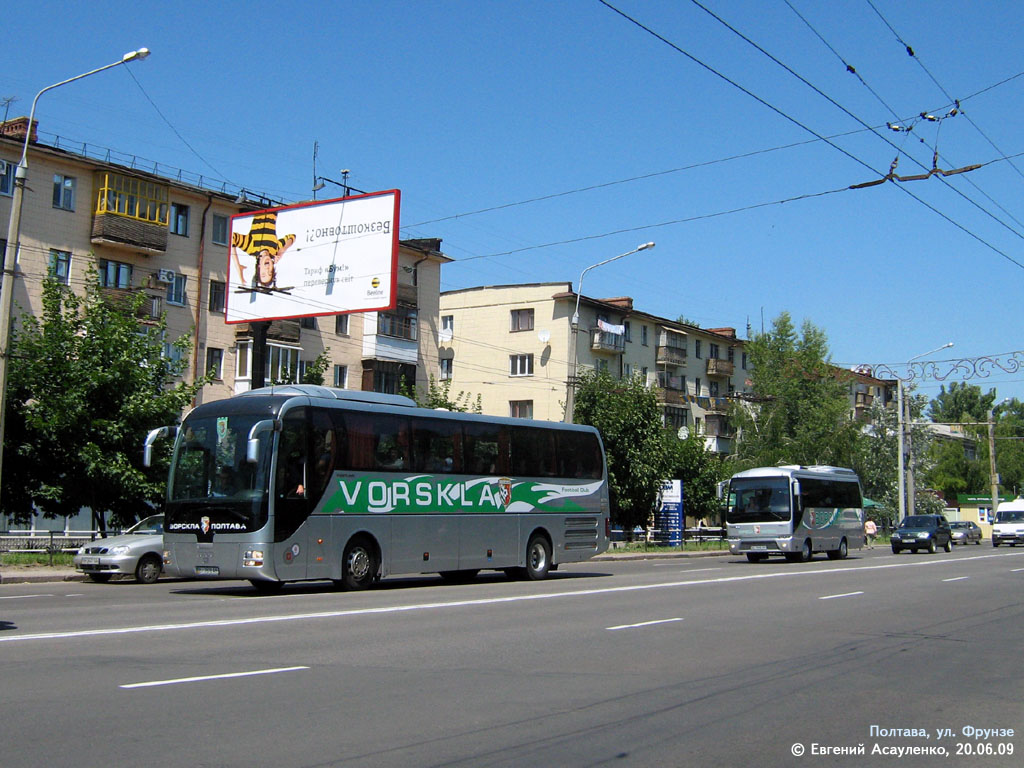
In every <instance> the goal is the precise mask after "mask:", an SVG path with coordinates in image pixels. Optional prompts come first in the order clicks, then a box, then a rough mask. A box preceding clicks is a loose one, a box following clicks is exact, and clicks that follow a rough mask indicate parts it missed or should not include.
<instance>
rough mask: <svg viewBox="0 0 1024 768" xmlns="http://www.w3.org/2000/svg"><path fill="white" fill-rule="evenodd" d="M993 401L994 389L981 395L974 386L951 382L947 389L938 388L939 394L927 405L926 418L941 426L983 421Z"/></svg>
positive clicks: (944, 387) (994, 396)
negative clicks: (941, 424)
mask: <svg viewBox="0 0 1024 768" xmlns="http://www.w3.org/2000/svg"><path fill="white" fill-rule="evenodd" d="M995 401H996V391H995V390H994V389H990V390H989V391H988V394H985V395H983V394H981V387H979V386H977V385H975V384H966V383H960V382H957V381H953V382H950V385H949V389H946V386H945V385H942V386H941V387H939V394H938V395H936V397H935V398H934V399H933V400H932V401H931V403H929V405H928V418H930V419H931V420H932V421H934V422H938V423H943V424H949V423H958V422H980V421H985V420H986V419H987V418H988V411H989V409H990V408H991V407H992V404H993V403H994V402H995Z"/></svg>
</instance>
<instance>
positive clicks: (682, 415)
mask: <svg viewBox="0 0 1024 768" xmlns="http://www.w3.org/2000/svg"><path fill="white" fill-rule="evenodd" d="M689 413H690V412H689V411H687V410H686V409H685V408H676V407H674V406H671V405H666V406H665V414H664V419H663V420H664V423H665V426H666V427H667V428H668V429H673V430H677V431H678V430H679V429H681V428H682V427H685V426H686V425H687V422H688V421H689Z"/></svg>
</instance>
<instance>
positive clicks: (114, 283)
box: [99, 259, 132, 288]
mask: <svg viewBox="0 0 1024 768" xmlns="http://www.w3.org/2000/svg"><path fill="white" fill-rule="evenodd" d="M99 278H100V285H101V286H102V287H104V288H131V287H132V265H131V264H123V263H122V262H120V261H108V260H107V259H102V260H101V261H100V273H99Z"/></svg>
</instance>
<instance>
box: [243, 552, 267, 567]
mask: <svg viewBox="0 0 1024 768" xmlns="http://www.w3.org/2000/svg"><path fill="white" fill-rule="evenodd" d="M262 565H263V550H262V549H249V550H246V552H245V554H244V555H242V566H243V567H245V568H259V567H260V566H262Z"/></svg>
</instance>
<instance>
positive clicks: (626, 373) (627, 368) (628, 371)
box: [623, 363, 633, 380]
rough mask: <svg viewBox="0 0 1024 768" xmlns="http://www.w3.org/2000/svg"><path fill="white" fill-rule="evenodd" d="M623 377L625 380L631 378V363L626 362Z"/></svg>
mask: <svg viewBox="0 0 1024 768" xmlns="http://www.w3.org/2000/svg"><path fill="white" fill-rule="evenodd" d="M623 378H625V379H627V380H628V379H632V378H633V365H632V364H631V363H626V365H625V370H624V371H623Z"/></svg>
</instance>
